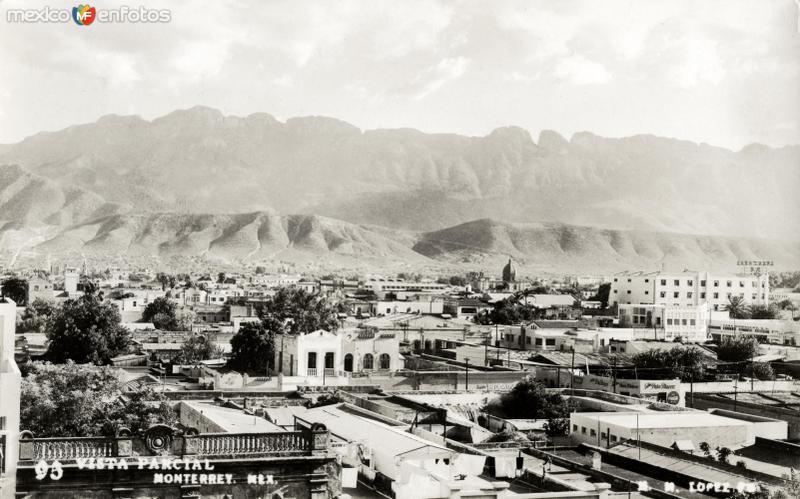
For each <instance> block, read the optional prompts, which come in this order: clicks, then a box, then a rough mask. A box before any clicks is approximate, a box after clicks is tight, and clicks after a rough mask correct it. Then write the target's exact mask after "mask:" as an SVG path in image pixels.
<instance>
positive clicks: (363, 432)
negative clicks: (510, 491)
mask: <svg viewBox="0 0 800 499" xmlns="http://www.w3.org/2000/svg"><path fill="white" fill-rule="evenodd" d="M343 406H345V404H336V405H329V406H324V407H318V408H316V409H309V410H308V411H306V413H305V414H303V415H302V416H298V418H299V419H302V420H304V421H308V422H314V423H322V424H324V425H325V426H326V427H327V428H328V430H330V432H331V433H333V434H334V435H337V436H339V437H341V438H343V439H344V440H347V441H349V442H363V443H365V444H366V445H367V446H368V447H370V448H372V449H374V450H376V451H380V452H382V453H386V454H390V455H394V456H399V455H401V454H404V453H406V452H410V451H413V450H418V449H421V448H428V449H431V450H436V451H440V452H442V453H445V454H455V451H451V450H450V449H448V448H446V447H443V446H441V445H437V444H434V443H433V442H430V441H428V440H425V439H424V438H422V437H418V436H416V435H414V434H412V433H407V432H405V431H404V430H403V429H402V428H403V427H399V428H398V427H392V426H389V425H387V424H385V423H381V422H379V421H375V420H372V419H367V418H363V417H360V416H358V415H356V414H354V413H351V412H348V411H346V410H344V409H343Z"/></svg>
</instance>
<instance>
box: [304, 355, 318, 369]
mask: <svg viewBox="0 0 800 499" xmlns="http://www.w3.org/2000/svg"><path fill="white" fill-rule="evenodd" d="M306 367H307V368H308V369H316V368H317V352H308V363H307V365H306Z"/></svg>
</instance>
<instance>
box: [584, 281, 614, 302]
mask: <svg viewBox="0 0 800 499" xmlns="http://www.w3.org/2000/svg"><path fill="white" fill-rule="evenodd" d="M610 294H611V283H610V282H604V283H603V284H601V285H600V287H599V288H597V293H596V294H595V295H594V296H592V297H591V298H589V299H590V300H592V301H599V302H600V305H601V306H602V307H603V308H606V307H607V306H608V297H609V295H610Z"/></svg>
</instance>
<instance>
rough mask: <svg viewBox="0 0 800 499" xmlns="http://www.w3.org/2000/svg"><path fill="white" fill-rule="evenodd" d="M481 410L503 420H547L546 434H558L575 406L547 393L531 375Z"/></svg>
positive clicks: (563, 431) (562, 398) (558, 396)
mask: <svg viewBox="0 0 800 499" xmlns="http://www.w3.org/2000/svg"><path fill="white" fill-rule="evenodd" d="M483 410H484V411H485V412H488V413H489V414H492V415H494V416H497V417H500V418H504V419H547V420H548V421H547V431H548V433H550V434H553V435H556V434H562V433H565V432H566V430H565V428H564V425H565V421H566V422H567V423H566V424H567V425H568V421H569V415H570V413H571V412H573V411H575V410H577V405H576V404H575V403H574V402H572V401H571V400H570V399H567V398H564V397H562V396H561V394H560V393H556V392H553V393H548V392H547V389H546V388H545V386H544V384H542V382H540V381H537V380H536V379H534V378H533V377H531V376H528V377H527V378H525V379H523V380H522V381H520V382H519V383H517V384H516V385H514V388H512V389H511V391H510V392H508V393H505V394H503V395H501V396H500V397H498V398H496V399H494V400H492V401H491V402H489V403H488V404H487V405H486V406H485V407H484V408H483Z"/></svg>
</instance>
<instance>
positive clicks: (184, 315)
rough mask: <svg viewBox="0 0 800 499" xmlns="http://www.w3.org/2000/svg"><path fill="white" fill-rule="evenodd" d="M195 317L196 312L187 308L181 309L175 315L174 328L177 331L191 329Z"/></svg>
mask: <svg viewBox="0 0 800 499" xmlns="http://www.w3.org/2000/svg"><path fill="white" fill-rule="evenodd" d="M196 319H197V314H196V313H195V312H194V311H193V310H189V309H188V308H184V309H181V310H179V311H178V312H177V314H176V315H175V329H176V330H177V331H191V330H192V324H194V322H195V320H196Z"/></svg>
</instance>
